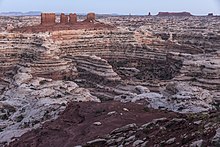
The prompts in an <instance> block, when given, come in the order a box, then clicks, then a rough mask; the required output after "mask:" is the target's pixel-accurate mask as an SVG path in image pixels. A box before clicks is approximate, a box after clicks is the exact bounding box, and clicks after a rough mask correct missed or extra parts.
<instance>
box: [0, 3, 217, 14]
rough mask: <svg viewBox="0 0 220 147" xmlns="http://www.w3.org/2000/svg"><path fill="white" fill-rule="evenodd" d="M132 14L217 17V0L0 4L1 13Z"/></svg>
mask: <svg viewBox="0 0 220 147" xmlns="http://www.w3.org/2000/svg"><path fill="white" fill-rule="evenodd" d="M29 11H41V12H64V13H70V12H73V13H87V12H95V13H99V14H112V13H117V14H135V15H146V14H148V12H151V13H152V14H157V13H158V12H182V11H187V12H191V13H192V14H194V15H207V14H208V13H214V14H218V15H219V14H220V0H108V1H107V0H0V12H29Z"/></svg>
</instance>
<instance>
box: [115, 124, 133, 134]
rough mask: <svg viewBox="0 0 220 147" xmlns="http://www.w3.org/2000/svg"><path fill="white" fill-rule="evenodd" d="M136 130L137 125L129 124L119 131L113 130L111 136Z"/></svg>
mask: <svg viewBox="0 0 220 147" xmlns="http://www.w3.org/2000/svg"><path fill="white" fill-rule="evenodd" d="M136 128H137V125H136V124H128V125H126V126H124V127H121V128H117V129H115V130H113V131H112V132H111V134H117V133H120V132H127V131H130V130H133V129H136Z"/></svg>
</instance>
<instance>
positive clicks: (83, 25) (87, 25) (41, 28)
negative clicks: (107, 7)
mask: <svg viewBox="0 0 220 147" xmlns="http://www.w3.org/2000/svg"><path fill="white" fill-rule="evenodd" d="M113 28H114V27H113V26H111V25H107V24H104V23H93V22H77V23H76V24H60V23H57V24H55V25H36V26H27V27H22V28H15V29H13V30H12V32H20V33H39V32H52V31H62V30H78V29H87V30H98V29H113Z"/></svg>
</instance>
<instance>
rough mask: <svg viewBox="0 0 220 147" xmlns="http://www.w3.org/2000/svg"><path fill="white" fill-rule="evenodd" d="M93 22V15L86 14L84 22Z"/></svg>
mask: <svg viewBox="0 0 220 147" xmlns="http://www.w3.org/2000/svg"><path fill="white" fill-rule="evenodd" d="M94 20H95V13H88V14H87V18H86V20H85V21H86V22H94Z"/></svg>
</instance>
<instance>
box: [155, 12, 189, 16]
mask: <svg viewBox="0 0 220 147" xmlns="http://www.w3.org/2000/svg"><path fill="white" fill-rule="evenodd" d="M157 16H192V14H190V13H189V12H159V13H158V14H157Z"/></svg>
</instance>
